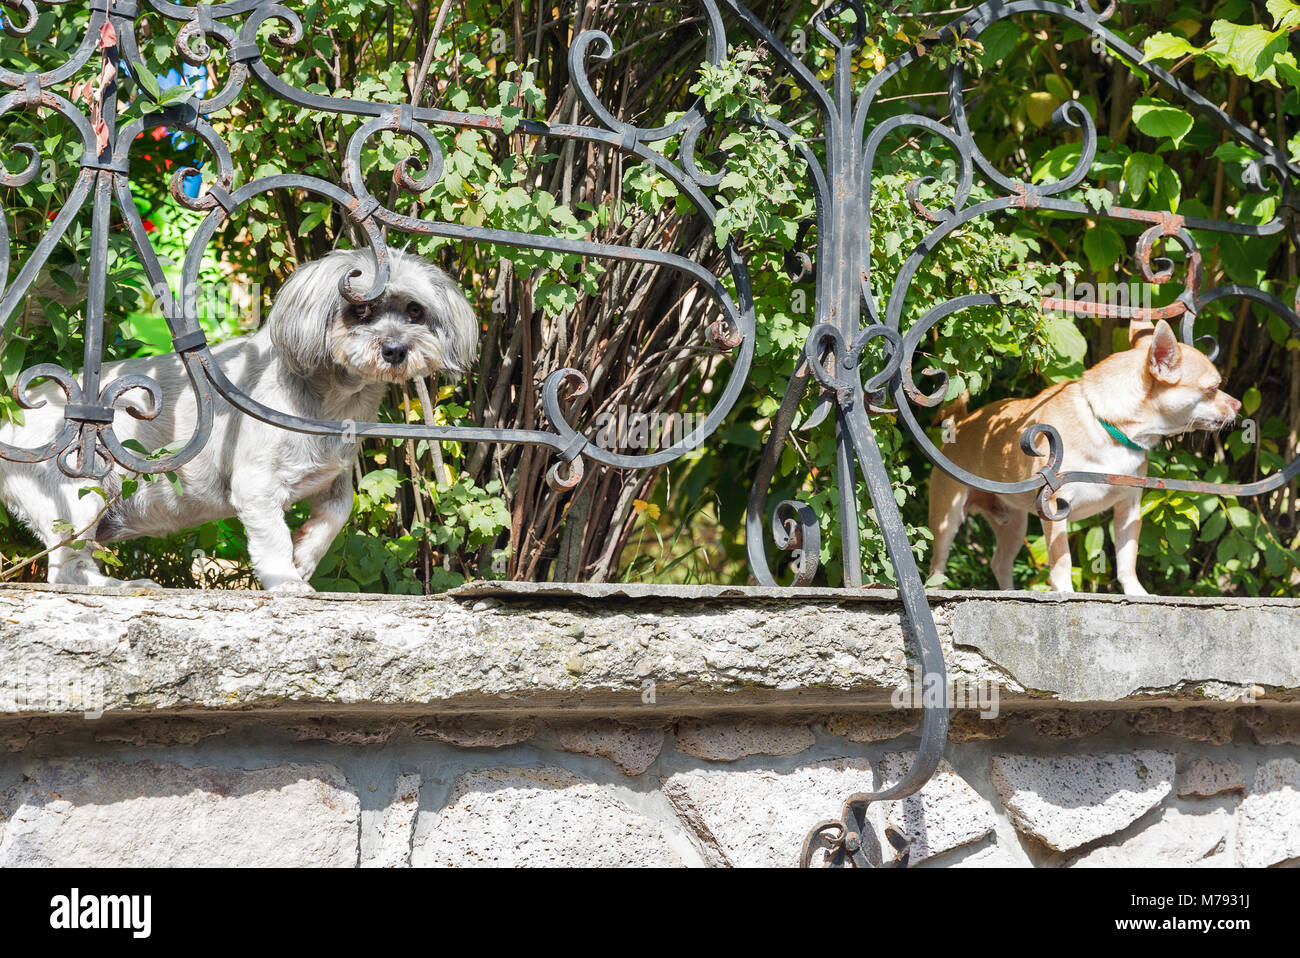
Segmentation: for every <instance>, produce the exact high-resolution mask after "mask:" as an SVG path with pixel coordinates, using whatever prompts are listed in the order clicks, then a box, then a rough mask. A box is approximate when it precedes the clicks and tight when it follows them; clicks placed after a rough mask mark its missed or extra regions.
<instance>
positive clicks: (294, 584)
mask: <svg viewBox="0 0 1300 958" xmlns="http://www.w3.org/2000/svg"><path fill="white" fill-rule="evenodd" d="M266 591H267V592H276V593H279V594H281V595H305V594H307V593H309V592H315V591H316V590H315V589H313V588H312V587H311V584H310V583H308V582H306V581H304V580H302V579H284V580H282V581H280V582H277V583H275V584H274V585H272V586H268V587H267V590H266Z"/></svg>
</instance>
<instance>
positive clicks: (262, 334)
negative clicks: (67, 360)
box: [0, 251, 478, 592]
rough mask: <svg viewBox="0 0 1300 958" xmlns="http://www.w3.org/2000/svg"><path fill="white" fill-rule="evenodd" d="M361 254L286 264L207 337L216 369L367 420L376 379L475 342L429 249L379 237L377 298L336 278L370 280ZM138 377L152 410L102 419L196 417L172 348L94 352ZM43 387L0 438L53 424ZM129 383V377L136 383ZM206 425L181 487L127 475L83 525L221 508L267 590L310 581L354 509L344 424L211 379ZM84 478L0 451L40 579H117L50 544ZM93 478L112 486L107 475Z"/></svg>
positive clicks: (160, 429)
mask: <svg viewBox="0 0 1300 958" xmlns="http://www.w3.org/2000/svg"><path fill="white" fill-rule="evenodd" d="M374 269H375V267H374V260H373V257H372V256H371V254H369V253H368V252H365V251H336V252H333V253H330V254H329V255H327V256H325V257H323V258H322V259H319V260H317V261H315V262H313V263H308V264H306V265H304V266H302V267H300V268H299V269H297V270H296V271H295V272H294V273H293V275H292V276H290V278H289V280H288V282H286V283H285V285H284V289H283V290H282V291H281V293H280V296H279V297H278V298H277V299H276V302H275V305H274V307H273V308H272V310H271V315H270V317H269V319H268V321H267V323H266V324H265V325H264V326H263V327H262V328H261V329H260V330H259V331H258V332H257V333H255V334H253V335H250V336H245V337H241V338H239V339H235V340H231V341H229V342H225V343H221V344H219V345H217V346H214V347H213V348H212V355H213V356H214V357H215V358H216V361H217V364H218V366H219V367H220V368H221V370H222V371H223V372H224V373H225V374H226V375H227V376H228V377H229V378H230V380H231V381H232V382H234V383H235V385H236V386H238V387H239V388H240V389H242V390H243V391H244V392H246V393H248V394H249V395H250V396H252V397H253V398H254V399H256V400H258V401H259V402H261V403H263V404H264V405H267V406H270V407H271V408H272V409H276V410H279V411H281V412H285V413H290V414H293V415H297V416H303V417H307V418H313V419H329V420H352V421H354V422H370V421H373V420H374V418H375V416H376V415H377V413H378V411H379V403H380V400H381V399H382V398H383V395H384V392H385V390H386V389H387V388H388V384H390V383H394V382H400V381H403V380H407V379H411V378H413V377H416V376H425V375H429V374H432V373H438V372H441V373H448V374H450V375H453V376H459V375H462V374H464V372H465V371H466V369H467V368H468V366H469V364H470V362H471V360H472V359H473V356H474V351H475V348H476V346H477V343H478V324H477V321H476V320H475V317H474V313H473V310H472V309H471V308H470V305H469V303H468V302H466V300H465V297H464V296H463V295H462V294H461V292H460V290H459V288H458V287H457V286H456V284H455V283H454V282H453V281H452V280H451V279H450V278H449V277H448V276H447V275H446V274H445V273H443V272H442V270H440V269H438V268H437V267H436V266H433V265H432V264H430V263H427V262H425V261H424V260H421V259H419V258H417V257H415V256H411V255H407V254H403V253H400V252H397V251H392V252H391V254H390V261H389V280H388V285H387V286H386V288H385V289H384V292H383V294H382V295H381V296H380V297H379V299H377V300H375V301H374V302H372V303H369V304H366V305H361V306H356V305H353V304H351V303H349V302H348V301H347V300H346V299H345V298H344V297H343V295H342V293H341V292H340V289H339V282H340V280H342V279H343V278H344V277H345V276H347V275H349V274H350V273H352V272H353V271H359V272H360V275H359V276H357V275H356V274H353V275H354V287H353V288H355V289H358V290H364V289H367V288H369V286H370V284H371V283H372V282H373V279H374ZM127 374H137V375H144V376H148V377H149V378H151V379H153V380H154V381H155V382H157V383H158V385H159V386H160V387H161V388H162V395H163V403H162V407H163V408H162V409H161V411H160V412H159V413H158V416H157V417H156V418H155V419H153V420H137V419H136V418H134V417H132V416H130V415H128V414H127V413H126V411H125V406H126V405H127V404H128V403H129V401H130V400H131V399H132V397H133V393H131V392H128V393H127V394H126V395H125V397H124V399H123V400H120V401H119V402H118V404H117V405H118V409H119V411H118V412H117V414H116V415H115V417H114V420H113V430H114V432H115V433H116V435H117V437H118V438H119V439H121V440H129V439H132V438H134V439H136V440H138V441H139V442H140V443H141V444H142V445H143V446H144V447H145V448H146V449H149V450H156V449H163V448H173V449H175V448H179V447H181V446H183V445H184V444H185V443H186V442H187V441H188V440H189V439H190V437H191V436H192V435H193V434H194V432H195V429H196V415H197V411H196V405H197V404H196V402H195V398H194V392H193V387H192V386H191V384H190V381H189V377H188V375H187V374H186V372H185V368H184V365H183V363H182V360H181V359H180V357H179V356H177V355H176V354H175V353H172V354H169V355H167V356H159V357H156V358H151V359H137V360H129V361H127V362H122V363H116V364H113V365H110V366H107V367H105V370H104V376H103V381H104V382H105V383H109V382H112V380H113V379H115V378H117V377H118V376H123V375H127ZM32 393H33V398H36V399H43V400H46V402H45V404H44V405H42V406H40V408H38V409H33V410H32V411H30V412H28V413H27V416H26V423H25V425H23V426H16V425H13V424H5V425H3V426H0V441H3V442H5V443H8V444H9V445H11V446H17V447H19V448H26V449H32V448H35V447H37V446H40V445H42V444H44V443H47V442H49V441H50V440H51V439H53V438H54V437H55V436H56V435H57V434H58V432H59V430H60V429H62V428H63V426H64V417H63V407H64V404H65V402H64V397H63V393H62V392H61V391H60V389H59V388H58V387H57V386H56V385H54V384H53V383H50V382H46V383H43V384H41V385H40V386H38V387H36V388H34V389H33V390H32ZM136 394H138V391H136ZM214 400H215V410H214V418H213V426H212V434H211V437H210V439H209V440H208V443H207V445H206V446H204V448H203V450H202V451H201V452H200V453H199V454H198V455H197V456H195V458H194V459H192V460H190V462H189V463H187V464H186V465H184V466H182V467H181V468H180V469H179V470H178V476H179V478H180V484H181V494H180V495H179V496H178V495H177V493H176V491H175V490H174V489H173V487H172V485H171V484H170V483H168V482H165V481H155V482H150V483H143V482H142V483H140V484H139V487H138V489H137V491H136V492H135V494H134V495H133V496H130V497H129V498H124V499H119V500H118V501H116V502H114V503H113V504H112V505H111V506H110V507H109V509H108V510H107V511H105V513H104V515H103V516H102V517H101V518H100V519H99V521H98V523H97V524H96V526H95V528H94V529H93V530H91V531H90V532H87V533H86V534H85V535H84V536H83V540H90V541H94V542H101V543H102V542H113V541H118V540H121V539H130V538H134V537H136V536H161V535H168V534H170V533H173V532H178V531H180V530H182V529H188V528H191V527H193V526H197V525H200V524H202V523H204V522H211V521H213V520H216V519H224V518H228V517H230V516H238V517H239V519H240V521H241V522H242V523H243V524H244V529H245V531H246V532H247V534H248V551H249V555H250V558H251V560H252V564H253V570H254V571H255V572H256V573H257V577H258V580H259V581H260V582H261V583H262V587H263V588H265V589H273V590H277V591H285V592H310V591H311V586H310V585H308V580H310V579H311V577H312V574H313V573H314V572H315V570H316V565H317V563H319V562H320V560H321V558H322V556H324V554H325V551H326V550H327V549H328V548H329V545H330V543H331V542H333V540H334V537H335V536H336V535H337V534H338V533H339V530H340V529H342V527H343V525H344V523H346V522H347V519H348V516H349V515H350V514H351V512H352V466H353V462H354V461H355V459H356V454H357V444H356V441H355V439H354V438H352V437H344V438H338V437H332V436H312V435H307V434H305V433H299V432H292V431H289V430H285V429H281V428H279V427H276V426H272V425H268V424H266V423H263V422H261V421H259V420H257V419H254V418H252V417H250V416H247V415H245V414H243V413H241V412H240V411H239V410H237V409H235V408H234V407H233V406H231V405H230V404H229V403H228V402H226V401H225V400H224V399H222V398H221V397H220V396H219V395H217V394H215V393H214ZM92 485H95V483H94V482H93V481H90V480H85V479H70V478H68V477H66V476H64V475H63V474H62V473H61V472H60V471H59V470H58V468H57V466H56V465H55V463H54V461H53V460H47V461H45V462H40V463H35V464H25V463H18V462H9V461H4V460H0V501H3V503H4V505H5V506H6V507H7V508H8V509H9V511H10V512H11V513H12V514H13V515H15V516H16V517H18V518H19V519H21V520H22V521H23V522H24V523H25V524H26V525H27V526H28V527H30V528H31V529H32V531H33V532H35V533H36V535H37V536H39V537H40V539H41V541H42V542H44V543H45V546H46V547H47V548H52V549H53V551H52V552H51V553H50V557H49V581H50V582H62V583H69V584H74V585H119V584H121V583H120V582H119V581H118V580H116V579H112V578H109V577H108V576H105V575H103V574H102V573H101V572H100V571H99V569H98V568H97V567H96V566H95V563H94V560H93V559H92V557H91V556H90V555H89V553H90V551H91V550H90V549H88V548H81V549H74V548H72V547H71V546H68V545H61V543H63V542H64V540H65V539H66V538H67V536H68V534H69V532H68V527H69V526H70V527H71V528H72V529H73V530H76V531H80V530H82V529H83V528H85V527H86V526H87V525H89V524H90V523H91V522H94V520H95V516H96V514H98V513H99V512H100V511H101V510H102V509H103V507H104V500H103V499H102V498H101V497H100V496H99V495H97V494H93V493H92V494H89V495H85V496H81V495H79V494H78V490H80V489H83V488H85V487H87V486H92ZM101 485H102V487H103V488H104V489H105V490H106V491H107V492H108V494H109V496H110V497H113V496H115V495H116V493H117V491H118V490H119V489H120V488H121V477H120V475H117V474H113V475H110V476H109V477H108V478H107V479H106V480H105V482H104V483H102V484H101ZM304 499H305V500H308V502H309V503H310V505H311V518H310V519H309V520H308V521H307V522H306V523H305V524H304V525H303V526H302V528H301V529H299V530H298V533H297V535H294V536H291V535H290V532H289V527H288V525H287V524H286V523H285V518H284V513H285V510H286V509H288V508H289V507H290V506H292V505H293V504H294V503H296V502H300V501H302V500H304Z"/></svg>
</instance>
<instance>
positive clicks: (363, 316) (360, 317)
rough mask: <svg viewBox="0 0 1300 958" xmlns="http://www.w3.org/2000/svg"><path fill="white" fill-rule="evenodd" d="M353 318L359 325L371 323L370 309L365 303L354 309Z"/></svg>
mask: <svg viewBox="0 0 1300 958" xmlns="http://www.w3.org/2000/svg"><path fill="white" fill-rule="evenodd" d="M352 318H353V320H355V321H356V322H358V323H368V322H370V307H369V306H367V305H366V304H365V303H362V304H361V305H359V306H353V307H352Z"/></svg>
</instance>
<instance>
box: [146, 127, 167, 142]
mask: <svg viewBox="0 0 1300 958" xmlns="http://www.w3.org/2000/svg"><path fill="white" fill-rule="evenodd" d="M149 135H150V136H152V137H153V138H154V139H155V140H161V139H162V138H163V137H164V136H166V135H167V127H165V126H156V127H154V128H153V130H152V131H150V134H149Z"/></svg>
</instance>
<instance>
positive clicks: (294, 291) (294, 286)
mask: <svg viewBox="0 0 1300 958" xmlns="http://www.w3.org/2000/svg"><path fill="white" fill-rule="evenodd" d="M352 265H354V264H353V257H351V256H349V255H348V254H347V253H342V254H340V253H339V252H334V253H331V254H329V255H328V256H325V257H324V258H323V259H318V260H316V261H315V262H312V263H305V264H303V265H302V266H299V267H298V268H297V269H296V270H294V271H293V274H292V275H291V276H290V277H289V280H288V282H286V283H285V284H284V288H283V289H282V290H280V295H279V296H277V297H276V298H275V305H274V306H272V307H271V316H270V318H269V319H268V320H267V326H268V327H269V328H270V331H271V342H272V343H274V344H275V348H276V350H277V351H278V352H279V354H280V356H281V358H282V359H283V360H284V361H285V362H286V363H288V364H289V367H290V368H291V369H292V370H293V371H294V372H295V373H297V374H298V375H300V376H310V375H311V374H312V373H314V372H316V371H318V370H320V369H322V368H323V367H324V366H326V365H327V364H328V363H329V362H330V355H329V325H330V323H331V321H332V320H333V318H334V314H335V313H336V312H338V309H339V306H340V304H341V301H342V299H343V294H342V293H340V292H339V286H338V281H339V278H340V277H341V276H342V275H343V274H344V272H346V270H348V269H349V268H351V266H352Z"/></svg>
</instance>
